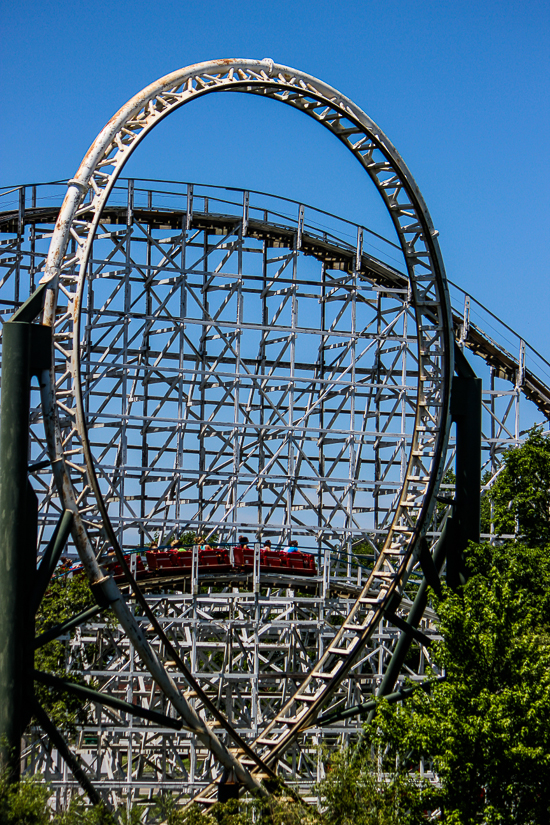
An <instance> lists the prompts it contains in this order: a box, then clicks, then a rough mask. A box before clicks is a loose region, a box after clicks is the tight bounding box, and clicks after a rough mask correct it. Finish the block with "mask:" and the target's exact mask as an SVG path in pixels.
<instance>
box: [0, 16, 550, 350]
mask: <svg viewBox="0 0 550 825" xmlns="http://www.w3.org/2000/svg"><path fill="white" fill-rule="evenodd" d="M549 9H550V4H548V3H547V2H545V1H543V0H524V2H510V0H484V2H472V0H464V1H463V2H455V0H409V1H408V2H405V0H383V1H382V0H378V1H377V2H372V0H363V2H355V0H354V1H353V2H348V3H336V2H326V0H320V1H319V2H301V3H294V4H289V3H277V4H276V3H265V2H263V3H253V2H233V3H222V2H219V0H211V2H206V3H200V4H199V3H188V2H167V0H155V2H153V1H152V0H151V2H145V0H133V2H125V0H119V2H112V0H111V2H106V0H94V2H93V3H89V2H87V3H82V2H79V0H72V2H70V3H69V2H67V0H57V2H55V3H41V4H40V3H37V2H31V3H28V2H27V3H13V2H9V3H8V2H6V0H1V2H0V10H1V23H0V25H1V29H2V45H1V58H0V59H1V66H0V70H1V74H2V81H3V82H2V86H3V107H2V117H1V125H0V130H1V131H0V158H1V168H0V185H12V184H18V183H32V182H38V181H47V180H55V179H60V178H68V177H71V176H72V175H73V174H74V173H75V171H76V169H77V168H78V166H79V163H80V160H81V159H82V157H83V155H84V154H85V152H86V150H87V148H88V146H89V145H90V143H91V142H92V140H93V139H94V137H95V135H96V134H97V132H98V131H99V130H100V129H101V128H102V126H103V125H104V124H105V122H106V121H107V120H108V119H109V118H110V117H111V115H112V114H113V113H114V112H115V111H116V110H117V109H118V108H119V107H120V106H121V105H122V104H123V103H124V102H125V101H126V100H127V99H129V98H130V97H131V96H132V95H133V94H135V93H136V92H137V91H139V90H140V89H141V88H142V87H144V86H146V85H147V84H149V83H150V82H152V81H153V80H155V79H156V78H157V77H160V76H162V75H164V74H167V73H168V72H171V71H173V70H175V69H177V68H180V67H183V66H186V65H189V64H191V63H195V62H199V61H202V60H208V59H212V58H220V57H250V58H260V59H261V58H263V57H271V58H272V59H273V60H275V62H277V63H284V64H286V65H289V66H294V67H296V68H299V69H302V70H303V71H306V72H309V73H310V74H313V75H315V76H317V77H319V78H321V79H322V80H324V81H326V82H327V83H329V84H331V85H332V86H335V87H336V88H337V89H339V90H340V91H341V92H342V93H343V94H345V95H347V96H348V97H350V98H351V99H352V100H353V101H354V102H355V103H357V104H358V105H359V106H361V107H362V108H363V109H364V110H365V111H366V112H367V114H369V115H370V117H372V118H373V119H374V120H375V121H376V122H377V123H378V124H379V125H380V127H381V128H382V129H383V130H384V131H385V133H386V134H387V135H388V137H389V138H390V140H392V142H393V143H394V144H395V145H396V146H397V148H398V149H399V151H400V153H401V154H402V156H403V157H404V159H405V162H406V163H407V164H408V166H409V168H410V170H411V172H412V174H413V175H414V177H415V179H416V181H417V183H418V185H419V187H420V189H421V191H422V193H423V195H424V197H425V199H426V202H427V204H428V207H429V209H430V211H431V213H432V217H433V220H434V224H435V226H436V228H437V229H439V231H440V242H441V247H442V251H443V256H444V260H445V264H446V268H447V272H448V275H449V277H450V278H451V280H453V281H455V282H457V283H458V284H460V285H461V286H462V287H463V288H464V289H466V290H469V291H471V292H472V294H473V295H474V296H475V297H476V298H478V300H480V301H481V302H483V303H485V304H486V305H488V306H489V308H490V309H491V310H492V311H493V312H495V313H496V314H497V315H499V316H500V317H501V318H502V319H503V320H504V321H506V322H507V323H508V324H510V325H511V326H512V327H514V328H515V329H516V330H517V331H518V332H519V333H520V334H521V335H523V336H525V337H526V339H527V340H528V341H529V342H530V343H531V344H532V345H533V346H535V347H536V348H537V349H539V351H541V352H542V354H543V355H545V356H546V357H547V358H549V357H550V341H549V335H548V330H549V326H550V325H549V314H550V313H549V310H550V272H549V251H548V250H549V241H550V229H549V227H550V203H549V190H550V186H549V183H550V174H549V166H550V164H549V155H550V152H549V134H550V129H549V126H550V123H549V121H550V117H549V115H550V104H549V101H550V46H549V44H550V11H549ZM126 173H127V174H131V175H135V176H142V177H158V178H170V179H177V180H194V181H197V182H205V183H216V184H220V185H232V186H240V187H243V188H251V189H259V190H263V191H267V192H273V193H275V194H280V195H286V196H287V197H290V198H295V199H297V200H302V201H304V202H306V203H311V204H312V205H314V206H318V207H320V208H323V209H326V210H328V211H331V212H335V213H336V214H341V215H343V216H344V217H349V218H351V219H352V220H357V221H358V222H361V223H364V224H366V225H367V226H368V225H374V226H377V225H380V224H379V223H377V222H378V221H379V220H382V219H381V218H380V216H379V214H378V212H379V210H380V208H381V207H380V206H379V204H378V203H374V202H373V200H372V192H371V191H370V189H369V187H372V184H370V181H369V180H368V179H367V176H366V175H364V173H363V172H362V171H361V169H360V167H359V166H358V165H357V164H356V162H355V161H353V159H352V158H351V156H348V155H347V153H346V151H345V149H344V148H343V147H342V146H341V145H340V144H339V143H338V142H337V141H335V140H334V138H333V137H332V136H331V135H330V134H328V132H325V130H323V129H321V128H319V126H317V125H316V124H314V123H313V122H311V121H310V120H309V119H308V118H306V117H304V116H303V115H300V113H298V112H294V111H292V110H290V109H289V108H288V107H284V106H280V105H277V104H275V103H273V102H272V101H266V100H259V99H254V98H252V97H251V96H249V95H248V96H244V95H227V96H224V95H212V96H210V97H209V98H205V99H202V100H200V101H197V102H195V103H192V104H191V105H190V106H187V107H184V109H183V110H180V111H179V112H178V113H176V114H175V115H172V116H171V117H170V118H168V120H167V121H165V122H164V123H163V124H162V125H161V126H160V127H159V129H158V130H157V131H156V132H153V134H152V135H151V136H150V137H149V138H148V139H147V140H146V141H145V142H144V144H143V146H142V147H141V148H140V149H138V151H137V152H136V155H135V156H134V158H133V159H132V160H131V162H130V165H129V166H128V167H127V170H126ZM367 190H368V191H367Z"/></svg>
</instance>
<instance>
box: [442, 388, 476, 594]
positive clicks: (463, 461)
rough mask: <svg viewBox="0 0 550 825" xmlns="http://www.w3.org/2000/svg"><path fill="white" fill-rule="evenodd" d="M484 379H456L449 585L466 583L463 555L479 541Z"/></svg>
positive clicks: (455, 585)
mask: <svg viewBox="0 0 550 825" xmlns="http://www.w3.org/2000/svg"><path fill="white" fill-rule="evenodd" d="M481 390H482V387H481V378H474V377H470V376H468V377H466V376H465V375H462V376H455V377H454V378H453V390H452V395H451V415H452V418H453V421H454V422H455V424H456V492H455V505H454V512H453V519H452V524H453V528H454V529H453V531H452V538H451V541H450V542H449V545H448V547H447V584H448V585H449V587H452V588H453V589H456V588H457V587H459V586H460V584H461V583H463V581H464V571H463V562H462V553H463V551H464V550H465V549H466V547H467V546H468V542H469V541H474V542H479V537H480V521H481V493H480V491H481Z"/></svg>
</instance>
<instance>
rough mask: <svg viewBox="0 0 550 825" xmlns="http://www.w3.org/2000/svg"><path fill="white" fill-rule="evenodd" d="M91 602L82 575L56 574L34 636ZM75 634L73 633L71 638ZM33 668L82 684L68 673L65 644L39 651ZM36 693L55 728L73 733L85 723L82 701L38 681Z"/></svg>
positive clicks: (42, 605)
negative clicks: (79, 723) (77, 724)
mask: <svg viewBox="0 0 550 825" xmlns="http://www.w3.org/2000/svg"><path fill="white" fill-rule="evenodd" d="M93 603H94V600H93V597H92V593H91V591H90V586H89V584H88V581H87V579H86V577H85V576H84V575H82V574H80V575H73V576H67V575H63V574H61V575H57V577H56V578H54V579H53V580H52V581H51V582H50V585H49V587H48V589H47V591H46V594H45V596H44V598H43V599H42V602H41V604H40V607H39V609H38V612H37V614H36V635H37V636H39V635H40V634H41V633H44V632H45V631H46V630H49V629H50V628H51V627H55V626H56V625H58V624H61V623H62V622H64V621H66V620H67V619H70V618H72V616H75V615H76V614H77V613H80V612H81V611H82V610H85V609H86V608H87V607H90V606H91V605H92V604H93ZM75 632H76V631H75V630H73V631H72V634H71V635H73V634H74V633H75ZM86 651H87V653H88V655H90V656H91V655H92V653H93V651H92V648H91V647H87V648H86ZM81 664H82V666H83V667H82V669H85V667H86V666H87V665H88V664H89V663H88V662H82V663H81ZM34 665H35V668H36V669H37V670H41V671H45V672H46V673H53V674H54V675H56V676H59V677H60V678H63V679H68V680H71V681H75V682H79V683H80V684H84V680H83V678H82V677H81V676H79V675H76V674H73V673H71V672H68V671H67V645H66V641H57V640H55V641H52V642H48V644H46V645H44V646H43V647H40V648H38V650H37V651H36V652H35V656H34ZM35 690H36V695H37V697H38V700H39V702H40V703H41V705H42V706H43V708H44V710H45V711H46V712H47V713H48V715H49V716H50V717H51V719H52V721H53V722H54V724H55V725H56V726H57V727H60V728H62V729H63V730H65V731H67V732H73V731H74V728H75V724H76V723H77V722H81V723H84V722H85V721H86V718H87V716H86V713H85V710H84V706H83V704H82V700H80V699H78V698H77V697H76V696H72V695H71V694H69V693H59V691H57V690H53V689H51V688H47V687H45V686H44V685H41V684H39V683H38V682H36V684H35Z"/></svg>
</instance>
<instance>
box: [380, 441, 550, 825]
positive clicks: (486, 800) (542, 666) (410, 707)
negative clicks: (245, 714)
mask: <svg viewBox="0 0 550 825" xmlns="http://www.w3.org/2000/svg"><path fill="white" fill-rule="evenodd" d="M504 461H505V465H504V470H503V471H502V472H501V474H500V476H499V477H498V479H497V482H496V483H495V485H494V487H493V489H492V491H491V501H492V503H493V518H494V523H495V525H496V526H497V527H498V529H499V530H500V531H501V532H506V533H516V534H517V535H519V536H521V537H522V539H523V541H522V542H519V541H518V542H512V541H508V542H501V543H498V544H496V546H492V545H490V544H488V543H485V544H479V545H474V544H472V545H470V547H469V548H468V550H467V552H466V554H465V563H466V569H467V571H468V574H469V577H468V580H467V582H466V584H465V585H464V586H463V587H462V588H461V589H460V590H459V591H458V592H456V593H453V592H452V591H450V590H448V589H445V588H444V591H443V597H442V598H441V599H436V598H435V597H434V598H433V602H434V606H435V608H436V610H437V613H438V616H439V624H440V630H441V633H442V636H443V640H442V641H441V642H440V643H438V644H436V645H435V646H434V650H433V659H434V663H435V664H436V665H438V666H439V667H444V668H445V671H446V676H447V680H446V681H445V682H443V683H441V684H437V685H434V686H433V688H432V691H431V695H429V696H428V695H426V694H424V693H421V692H417V693H415V694H414V695H413V697H412V699H411V700H410V701H409V703H408V704H405V705H402V706H400V707H396V706H389V705H388V704H387V703H385V702H382V703H381V705H380V708H379V711H378V716H377V727H376V728H375V729H374V728H373V730H372V731H370V733H369V741H370V743H371V744H373V745H375V746H376V747H377V748H378V749H379V750H380V752H381V753H384V754H385V759H386V760H387V759H390V760H391V759H395V758H397V757H399V758H400V759H401V760H408V761H409V763H410V765H411V766H412V765H414V764H415V763H416V764H417V763H418V760H419V759H421V758H424V759H427V760H432V761H433V764H434V767H435V770H436V772H437V774H438V776H439V778H440V782H441V787H440V789H434V791H433V792H432V798H431V802H430V804H431V807H432V809H433V808H435V807H438V806H442V807H443V809H444V811H445V821H446V822H451V823H457V825H458V823H460V825H469V823H474V822H475V823H480V822H483V823H486V824H487V825H496V823H499V825H505V824H506V823H510V824H511V823H522V825H539V823H546V822H548V821H550V786H549V783H548V778H549V776H550V552H549V549H550V548H549V547H548V543H549V538H550V534H549V519H548V507H549V501H550V495H549V491H550V438H548V437H545V436H542V435H541V433H540V431H537V430H535V431H532V432H531V433H530V435H529V438H528V439H527V441H526V443H525V444H524V445H523V446H522V447H520V448H518V449H515V450H510V451H509V452H508V453H507V454H506V456H505V459H504Z"/></svg>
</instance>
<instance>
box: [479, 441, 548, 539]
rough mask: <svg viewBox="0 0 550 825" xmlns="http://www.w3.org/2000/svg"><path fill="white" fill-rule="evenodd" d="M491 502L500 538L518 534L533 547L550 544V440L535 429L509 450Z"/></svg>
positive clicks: (492, 493) (496, 530)
mask: <svg viewBox="0 0 550 825" xmlns="http://www.w3.org/2000/svg"><path fill="white" fill-rule="evenodd" d="M489 499H490V500H491V502H492V503H493V519H494V526H495V532H496V533H497V534H499V535H502V534H516V535H517V536H518V539H520V540H521V541H523V542H525V544H527V545H528V546H529V547H540V546H545V545H548V544H550V436H545V435H543V434H542V432H541V430H540V428H537V427H535V428H533V429H532V430H531V431H530V433H529V436H528V438H527V440H526V442H525V444H523V445H522V446H521V447H519V448H517V449H511V450H508V452H507V453H506V454H505V456H504V469H503V471H502V472H501V473H500V475H499V476H498V479H497V481H496V483H495V484H494V485H493V487H492V488H491V490H490V492H489Z"/></svg>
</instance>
